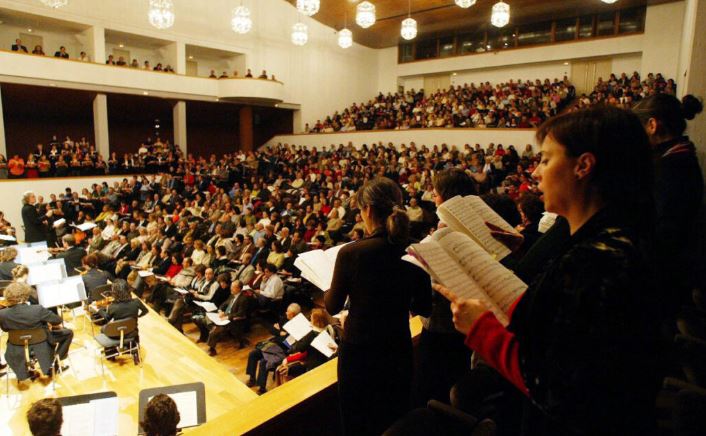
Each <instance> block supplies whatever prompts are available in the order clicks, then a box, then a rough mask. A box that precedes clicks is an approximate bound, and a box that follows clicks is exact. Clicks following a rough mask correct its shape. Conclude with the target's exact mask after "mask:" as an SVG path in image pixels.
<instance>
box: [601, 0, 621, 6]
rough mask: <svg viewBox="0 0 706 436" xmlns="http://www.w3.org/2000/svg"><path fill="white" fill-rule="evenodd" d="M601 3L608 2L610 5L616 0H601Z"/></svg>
mask: <svg viewBox="0 0 706 436" xmlns="http://www.w3.org/2000/svg"><path fill="white" fill-rule="evenodd" d="M601 1H602V2H603V3H608V4H609V5H612V4H613V3H615V2H617V1H618V0H601Z"/></svg>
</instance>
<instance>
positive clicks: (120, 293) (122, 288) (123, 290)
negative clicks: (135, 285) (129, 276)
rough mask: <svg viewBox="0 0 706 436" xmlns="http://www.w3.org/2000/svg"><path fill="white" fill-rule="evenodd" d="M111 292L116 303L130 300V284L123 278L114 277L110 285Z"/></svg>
mask: <svg viewBox="0 0 706 436" xmlns="http://www.w3.org/2000/svg"><path fill="white" fill-rule="evenodd" d="M110 290H111V291H112V293H113V298H115V302H116V303H122V302H125V301H130V300H132V295H131V294H130V285H128V284H127V282H126V281H125V280H123V279H115V281H114V282H113V284H112V285H111V287H110Z"/></svg>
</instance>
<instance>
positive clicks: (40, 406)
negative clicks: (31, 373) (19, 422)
mask: <svg viewBox="0 0 706 436" xmlns="http://www.w3.org/2000/svg"><path fill="white" fill-rule="evenodd" d="M27 423H28V424H29V430H30V431H31V432H32V435H34V436H57V435H60V434H61V425H62V424H63V423H64V417H63V414H62V413H61V403H59V400H57V399H56V398H44V399H43V400H39V401H36V402H34V404H32V406H31V407H30V408H29V410H28V411H27Z"/></svg>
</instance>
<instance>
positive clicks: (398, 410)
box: [325, 177, 431, 436]
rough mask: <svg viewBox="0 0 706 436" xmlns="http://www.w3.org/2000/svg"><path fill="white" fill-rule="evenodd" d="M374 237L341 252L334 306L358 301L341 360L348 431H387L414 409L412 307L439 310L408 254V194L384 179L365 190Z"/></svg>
mask: <svg viewBox="0 0 706 436" xmlns="http://www.w3.org/2000/svg"><path fill="white" fill-rule="evenodd" d="M356 200H357V204H358V205H359V207H360V210H361V216H362V217H363V222H364V223H365V230H366V233H367V235H368V236H367V237H366V238H365V239H362V240H360V241H356V242H354V243H352V244H349V245H346V246H344V247H343V248H342V249H341V251H340V252H339V254H338V257H337V259H336V265H335V269H334V274H333V281H332V284H331V289H330V290H329V291H328V292H327V293H326V296H325V301H326V309H327V310H328V312H329V313H331V314H336V313H338V312H340V311H341V309H343V305H344V303H345V302H346V299H347V298H348V299H350V311H349V315H348V318H347V320H346V326H345V329H344V333H343V341H342V344H341V347H340V349H339V358H338V390H339V401H340V407H341V418H342V424H343V430H344V434H347V435H356V436H358V435H368V434H370V435H372V434H380V433H382V431H384V430H385V428H387V427H388V426H389V425H390V424H391V423H392V422H393V421H394V420H395V419H397V418H399V417H400V416H401V415H402V414H404V413H405V412H406V411H407V410H408V409H409V407H410V394H411V382H412V372H413V369H412V340H411V336H410V331H409V312H410V311H412V312H413V313H417V314H420V315H425V316H428V315H429V313H430V312H431V284H430V281H429V277H428V276H426V274H424V272H423V271H422V270H421V269H419V268H417V267H415V266H414V265H412V264H410V263H408V262H405V261H403V260H402V259H401V257H402V256H403V255H404V254H405V249H406V248H407V246H408V245H409V242H410V241H409V218H408V217H407V215H406V213H405V211H404V209H403V208H402V192H401V190H400V188H399V187H398V186H397V185H396V184H395V183H394V182H393V181H391V180H390V179H387V178H383V177H379V178H375V179H372V180H369V181H368V182H366V183H365V184H364V185H363V186H362V187H361V188H360V190H359V191H358V194H357V197H356Z"/></svg>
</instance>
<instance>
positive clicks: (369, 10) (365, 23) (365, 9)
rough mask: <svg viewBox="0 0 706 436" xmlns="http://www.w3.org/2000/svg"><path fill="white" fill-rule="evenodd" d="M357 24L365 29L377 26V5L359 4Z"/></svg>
mask: <svg viewBox="0 0 706 436" xmlns="http://www.w3.org/2000/svg"><path fill="white" fill-rule="evenodd" d="M355 22H356V23H357V24H358V25H359V26H360V27H362V28H363V29H367V28H368V27H370V26H372V25H373V24H375V5H374V4H372V3H370V2H368V1H365V2H362V3H359V4H358V6H356V13H355Z"/></svg>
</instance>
